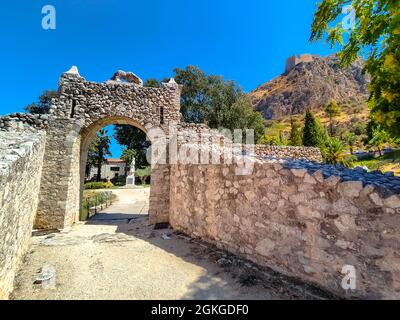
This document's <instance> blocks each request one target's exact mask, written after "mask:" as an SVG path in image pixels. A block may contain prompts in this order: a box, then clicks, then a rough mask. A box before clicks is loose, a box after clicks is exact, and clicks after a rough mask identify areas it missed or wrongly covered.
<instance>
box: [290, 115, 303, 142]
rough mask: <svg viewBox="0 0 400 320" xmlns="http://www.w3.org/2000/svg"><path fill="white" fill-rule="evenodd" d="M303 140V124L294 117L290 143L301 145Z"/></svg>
mask: <svg viewBox="0 0 400 320" xmlns="http://www.w3.org/2000/svg"><path fill="white" fill-rule="evenodd" d="M302 140H303V139H302V131H301V125H300V123H299V122H298V121H296V120H295V119H294V118H291V119H290V137H289V143H290V145H291V146H301V145H302V144H303V141H302Z"/></svg>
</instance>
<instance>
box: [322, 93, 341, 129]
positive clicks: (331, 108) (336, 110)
mask: <svg viewBox="0 0 400 320" xmlns="http://www.w3.org/2000/svg"><path fill="white" fill-rule="evenodd" d="M324 111H325V113H326V114H327V115H328V117H329V132H330V135H331V136H332V135H333V118H334V117H336V116H339V115H340V112H341V110H340V107H339V105H338V104H337V103H336V101H331V102H330V103H329V104H328V105H327V106H326V107H325V109H324Z"/></svg>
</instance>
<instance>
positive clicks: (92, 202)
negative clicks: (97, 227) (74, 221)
mask: <svg viewBox="0 0 400 320" xmlns="http://www.w3.org/2000/svg"><path fill="white" fill-rule="evenodd" d="M114 197H115V195H112V194H110V192H109V191H108V192H96V191H85V192H84V194H83V201H82V215H81V219H80V220H81V221H86V220H87V218H88V213H89V210H90V209H91V208H93V207H95V206H101V205H103V204H105V203H111V200H112V199H113V198H114Z"/></svg>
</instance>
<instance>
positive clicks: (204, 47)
mask: <svg viewBox="0 0 400 320" xmlns="http://www.w3.org/2000/svg"><path fill="white" fill-rule="evenodd" d="M316 3H317V1H316V0H301V1H299V0H285V1H279V0H257V1H256V0H247V1H234V0H229V1H228V0H201V1H195V0H190V1H189V0H146V1H143V0H140V1H137V0H130V1H128V0H120V1H111V0H109V1H106V0H86V1H85V0H68V1H66V0H63V1H55V0H46V1H32V0H30V1H28V0H26V1H21V0H14V1H7V3H6V1H2V2H1V4H0V26H1V28H0V39H1V50H0V61H1V70H2V72H1V77H0V114H6V113H10V112H15V111H22V110H23V106H25V105H26V104H28V103H30V102H33V101H35V100H36V98H37V97H38V96H39V95H40V93H41V92H42V91H43V90H45V89H56V88H57V82H58V79H59V76H60V74H61V73H62V72H64V71H66V70H68V69H69V68H70V67H71V66H72V65H77V66H78V68H79V71H80V74H81V75H82V76H83V77H85V78H86V79H87V80H90V81H104V80H107V79H109V78H110V77H111V76H112V74H113V73H114V72H115V71H116V70H117V69H123V70H126V71H133V72H135V73H136V74H138V75H139V76H140V77H141V78H142V79H147V78H153V77H155V78H160V79H162V78H164V77H170V76H172V74H173V72H172V70H173V69H174V68H175V67H181V68H184V67H185V66H187V65H189V64H192V65H196V66H198V67H200V68H201V69H203V70H204V71H206V72H207V73H211V74H219V75H223V76H224V77H225V78H226V79H230V80H236V81H237V82H238V83H239V84H240V85H241V86H242V87H243V88H244V90H246V91H250V90H252V89H254V88H256V87H257V86H258V85H260V84H262V83H264V82H266V81H268V80H270V79H272V78H274V77H275V76H277V75H279V74H280V73H282V71H283V69H284V65H285V60H286V58H287V57H288V56H290V55H293V54H301V53H314V54H321V55H327V54H329V53H332V52H333V51H331V50H330V48H329V46H327V45H325V44H324V43H323V42H320V43H313V44H310V43H309V41H308V39H309V35H310V25H311V22H312V15H313V12H314V11H315V8H316ZM46 4H51V5H53V6H55V8H56V13H57V16H56V17H57V27H56V30H44V29H42V27H41V20H42V17H43V15H42V14H41V9H42V7H43V6H44V5H46ZM113 149H115V145H113ZM115 150H116V151H117V150H118V149H115ZM117 153H118V152H116V154H115V156H118V154H117Z"/></svg>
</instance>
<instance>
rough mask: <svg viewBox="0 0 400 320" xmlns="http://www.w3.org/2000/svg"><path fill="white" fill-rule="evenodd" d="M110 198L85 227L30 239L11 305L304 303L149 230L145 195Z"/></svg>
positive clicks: (224, 258)
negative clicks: (47, 273)
mask: <svg viewBox="0 0 400 320" xmlns="http://www.w3.org/2000/svg"><path fill="white" fill-rule="evenodd" d="M113 192H115V193H116V194H117V196H118V200H117V202H116V203H114V204H113V205H112V206H111V207H109V208H108V209H106V210H104V212H102V213H101V214H98V215H97V216H95V217H94V218H92V219H91V220H90V221H88V222H86V223H78V224H76V225H74V226H73V227H72V228H71V229H70V230H65V231H63V232H60V233H55V234H50V235H46V236H37V237H33V238H32V244H31V248H30V253H29V254H28V255H27V257H26V259H25V261H24V263H23V266H22V267H21V269H20V272H19V274H18V276H17V279H16V284H15V291H14V293H13V295H12V298H14V299H282V298H297V297H310V296H307V295H306V294H305V293H304V290H303V289H301V288H299V289H298V290H297V289H296V288H295V290H289V289H288V286H287V285H286V284H282V283H280V282H279V281H278V282H276V279H275V278H270V279H265V278H262V277H258V276H257V275H256V273H255V271H254V267H253V266H252V265H249V264H248V263H243V262H240V260H235V259H234V258H233V257H232V256H229V255H226V254H224V253H223V252H220V251H217V250H215V249H213V248H212V247H210V246H205V245H203V244H199V243H196V242H194V241H193V240H191V239H189V238H187V237H183V236H182V235H179V234H176V233H173V232H172V230H171V229H164V230H154V229H153V227H152V226H149V225H148V223H147V209H148V192H149V190H146V189H125V190H115V191H113ZM43 266H50V269H51V270H53V271H54V277H53V278H52V279H51V280H50V282H45V283H44V284H45V285H44V284H34V281H35V279H36V278H37V276H38V271H39V270H40V269H41V268H42V267H43ZM253 271H254V272H253ZM52 281H54V282H52ZM46 284H47V285H46ZM49 284H50V285H49ZM52 284H55V286H54V287H53V286H52ZM311 296H312V294H311Z"/></svg>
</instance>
